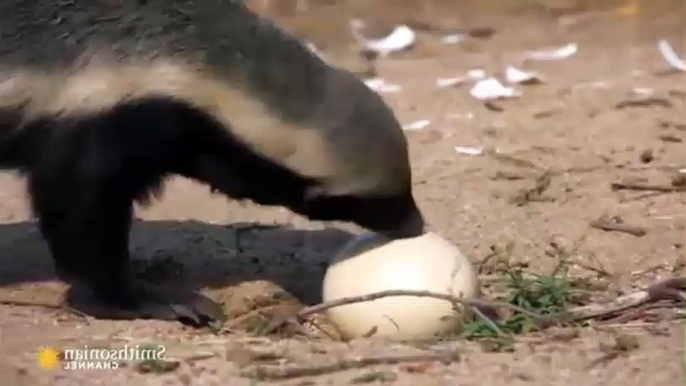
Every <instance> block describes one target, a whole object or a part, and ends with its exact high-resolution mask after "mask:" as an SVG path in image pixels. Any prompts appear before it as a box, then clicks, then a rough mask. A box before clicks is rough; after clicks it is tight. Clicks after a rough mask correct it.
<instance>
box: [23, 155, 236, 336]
mask: <svg viewBox="0 0 686 386" xmlns="http://www.w3.org/2000/svg"><path fill="white" fill-rule="evenodd" d="M90 167H93V165H87V164H82V163H81V164H78V163H77V164H76V165H70V166H69V165H59V164H58V165H52V167H51V166H48V167H47V168H46V169H47V170H36V171H34V173H33V174H32V175H31V176H30V178H29V183H30V185H29V186H30V190H31V196H32V200H33V207H34V210H35V212H36V215H37V216H38V218H39V226H40V230H41V232H42V234H43V236H44V238H45V239H46V241H47V243H48V245H49V249H50V252H51V254H52V256H53V259H54V261H55V266H56V270H57V272H58V275H59V276H60V278H61V279H63V280H65V281H67V282H69V283H71V284H72V287H73V288H72V289H75V288H76V289H77V288H79V287H80V286H82V285H85V286H86V289H87V290H89V291H87V294H89V295H91V296H87V297H86V298H83V297H79V296H75V297H73V296H70V297H68V301H69V303H70V306H72V307H73V308H75V309H77V310H80V311H82V312H85V313H86V314H90V315H92V316H94V317H97V318H106V319H163V320H180V321H182V322H187V323H190V324H192V325H195V326H202V325H207V324H208V323H209V322H213V321H216V320H223V319H224V314H223V312H222V309H221V307H220V306H219V305H217V304H216V303H214V302H212V301H211V300H210V299H208V298H206V297H204V296H202V295H199V294H195V293H191V292H190V291H187V292H183V291H171V290H166V289H163V288H161V287H156V286H152V285H149V284H144V283H142V282H139V281H136V280H134V279H132V276H131V275H130V273H129V251H128V239H129V231H130V227H131V219H132V212H133V197H132V196H131V192H130V191H127V190H128V188H129V187H128V186H126V185H127V184H126V183H125V181H124V180H122V179H117V178H109V177H108V176H107V173H102V172H100V171H99V172H96V173H93V172H92V171H87V169H89V168H90ZM79 168H81V170H79ZM84 170H86V171H85V172H84ZM71 293H72V294H74V293H76V294H78V293H79V291H71ZM91 297H94V299H92V298H91ZM70 298H71V299H70Z"/></svg>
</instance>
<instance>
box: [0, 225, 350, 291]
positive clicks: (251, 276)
mask: <svg viewBox="0 0 686 386" xmlns="http://www.w3.org/2000/svg"><path fill="white" fill-rule="evenodd" d="M352 237H354V235H353V234H351V233H349V232H346V231H343V230H339V229H326V230H298V229H294V228H292V227H290V226H285V225H284V226H263V225H259V224H253V223H239V224H231V225H214V224H208V223H203V222H199V221H143V220H137V221H136V222H135V223H134V226H133V229H132V232H131V243H130V248H131V256H132V264H133V265H134V267H135V268H136V271H139V272H141V273H142V274H145V277H146V278H148V279H149V280H155V279H159V280H160V281H161V283H162V284H165V283H166V282H167V281H169V280H171V281H174V280H177V279H180V280H181V282H182V283H183V286H184V287H187V288H188V289H192V290H198V289H202V288H209V289H221V288H226V287H230V286H232V285H237V284H240V283H242V282H246V281H253V280H268V281H271V282H273V283H275V284H277V285H278V286H280V287H282V288H283V289H284V290H286V291H288V292H290V293H291V294H293V295H294V296H295V297H297V298H298V299H299V300H300V301H301V302H303V303H304V304H313V303H316V302H318V301H320V300H321V283H322V279H323V275H324V272H325V269H326V267H327V265H328V262H329V261H330V259H331V258H332V256H333V254H334V253H335V251H336V249H338V248H340V246H341V245H343V244H344V243H345V242H347V241H349V240H350V239H351V238H352ZM93 258H94V259H97V258H98V257H97V256H93ZM54 280H57V279H56V276H55V273H54V265H53V262H52V258H51V257H50V254H49V251H48V249H47V245H46V243H45V241H44V240H43V239H42V237H41V235H40V233H39V232H38V230H37V227H36V224H35V223H32V222H19V223H12V224H0V287H6V286H11V285H16V284H22V283H35V282H45V281H54Z"/></svg>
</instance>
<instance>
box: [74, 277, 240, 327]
mask: <svg viewBox="0 0 686 386" xmlns="http://www.w3.org/2000/svg"><path fill="white" fill-rule="evenodd" d="M66 300H67V304H68V305H69V306H70V307H71V308H73V309H75V310H77V311H79V312H83V313H84V314H87V315H90V316H92V317H95V318H97V319H118V320H121V319H125V320H132V319H157V320H175V321H179V322H181V323H183V324H186V325H190V326H193V327H197V328H200V327H209V326H214V327H217V326H219V325H221V324H223V323H224V322H225V321H226V314H225V313H224V310H223V308H222V306H221V305H219V304H218V303H216V302H214V301H213V300H211V299H209V298H208V297H206V296H204V295H201V294H199V293H197V292H192V291H184V290H172V289H170V288H166V287H162V286H155V285H152V284H147V283H142V282H131V283H129V284H127V285H126V286H122V287H121V288H119V289H117V290H112V289H108V290H107V291H95V290H93V289H90V288H89V289H86V288H83V287H82V286H77V285H74V286H72V288H71V289H70V291H69V293H68V294H67V299H66Z"/></svg>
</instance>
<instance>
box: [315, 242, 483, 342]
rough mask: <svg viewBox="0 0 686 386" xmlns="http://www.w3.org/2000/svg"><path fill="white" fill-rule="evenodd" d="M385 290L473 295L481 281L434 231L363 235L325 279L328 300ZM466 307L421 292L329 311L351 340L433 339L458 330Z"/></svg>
mask: <svg viewBox="0 0 686 386" xmlns="http://www.w3.org/2000/svg"><path fill="white" fill-rule="evenodd" d="M386 290H413V291H430V292H435V293H442V294H449V295H452V296H455V297H464V298H473V297H476V296H478V294H479V283H478V277H477V274H476V271H475V269H474V267H473V265H472V263H471V262H470V261H469V260H468V259H467V258H466V257H465V256H464V255H463V254H462V253H461V252H460V250H459V249H458V248H457V247H456V246H455V245H453V244H451V243H450V242H448V241H447V240H445V239H444V238H442V237H441V236H439V235H437V234H436V233H432V232H429V233H425V234H424V235H421V236H419V237H415V238H408V239H399V240H388V239H385V238H383V237H382V236H379V235H376V234H371V233H367V234H363V235H362V236H359V237H357V238H355V239H354V240H352V241H351V242H350V243H348V244H346V245H345V246H344V247H343V248H342V249H341V250H340V251H339V253H337V255H336V256H335V257H334V259H333V261H332V263H331V265H330V266H329V268H328V269H327V272H326V274H325V277H324V283H323V300H324V301H325V302H328V301H332V300H335V299H340V298H347V297H352V296H361V295H366V294H370V293H374V292H381V291H386ZM465 311H466V310H465V309H464V308H463V307H457V309H456V308H455V307H454V306H453V305H452V304H451V303H450V302H448V301H446V300H441V299H436V298H430V297H417V296H391V297H385V298H380V299H376V300H373V301H366V302H361V303H354V304H346V305H343V306H338V307H333V308H330V309H328V310H327V316H328V317H329V319H330V320H331V321H332V322H333V323H334V324H336V326H337V327H338V328H339V330H340V332H341V334H342V335H343V336H344V337H345V338H348V339H351V338H357V337H362V336H366V335H367V334H368V333H369V332H370V331H371V330H375V333H374V336H375V337H384V338H390V339H393V340H412V339H422V338H429V337H432V336H436V335H440V334H443V333H446V332H449V331H456V329H457V328H459V326H460V325H461V324H462V323H463V322H464V316H466V314H465Z"/></svg>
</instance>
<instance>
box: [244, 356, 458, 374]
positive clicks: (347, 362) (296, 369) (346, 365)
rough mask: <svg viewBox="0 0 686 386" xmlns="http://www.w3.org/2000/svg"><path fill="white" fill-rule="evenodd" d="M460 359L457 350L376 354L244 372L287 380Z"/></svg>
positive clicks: (256, 368) (258, 368)
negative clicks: (408, 363)
mask: <svg viewBox="0 0 686 386" xmlns="http://www.w3.org/2000/svg"><path fill="white" fill-rule="evenodd" d="M458 360H460V356H459V354H458V353H457V352H448V353H445V354H441V353H433V354H420V355H391V356H376V357H364V358H357V359H344V360H340V361H337V362H334V363H330V364H326V365H321V366H292V367H267V366H259V367H255V368H253V369H250V370H248V371H245V372H243V374H242V375H243V376H246V377H251V378H256V379H260V380H270V381H276V380H285V379H293V378H301V377H311V376H316V375H324V374H329V373H333V372H337V371H345V370H351V369H360V368H363V367H368V366H376V365H394V364H398V363H407V362H442V363H445V364H449V363H452V362H455V361H458Z"/></svg>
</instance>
